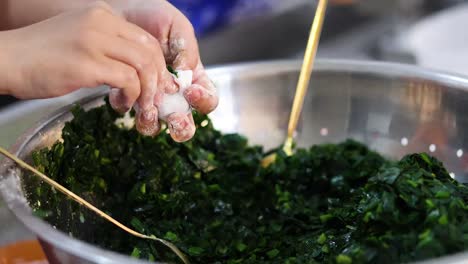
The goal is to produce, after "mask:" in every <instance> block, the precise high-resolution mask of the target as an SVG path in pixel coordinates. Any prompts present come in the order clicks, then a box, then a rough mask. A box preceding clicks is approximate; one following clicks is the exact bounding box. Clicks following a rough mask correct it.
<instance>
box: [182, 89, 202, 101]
mask: <svg viewBox="0 0 468 264" xmlns="http://www.w3.org/2000/svg"><path fill="white" fill-rule="evenodd" d="M186 97H187V101H189V103H190V104H193V103H196V102H198V101H199V100H200V99H201V98H202V97H203V90H201V89H200V88H193V89H189V90H187V92H186Z"/></svg>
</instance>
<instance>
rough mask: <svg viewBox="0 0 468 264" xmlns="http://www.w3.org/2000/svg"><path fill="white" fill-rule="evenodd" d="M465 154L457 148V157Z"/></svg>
mask: <svg viewBox="0 0 468 264" xmlns="http://www.w3.org/2000/svg"><path fill="white" fill-rule="evenodd" d="M462 156H463V150H462V149H459V150H457V157H459V158H461V157H462Z"/></svg>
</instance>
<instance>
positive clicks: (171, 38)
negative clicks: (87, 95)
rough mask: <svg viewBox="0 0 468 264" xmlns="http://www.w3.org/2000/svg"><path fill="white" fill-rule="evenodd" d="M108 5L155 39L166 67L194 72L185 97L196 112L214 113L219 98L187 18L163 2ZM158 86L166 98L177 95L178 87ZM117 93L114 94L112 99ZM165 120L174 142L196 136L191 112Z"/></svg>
mask: <svg viewBox="0 0 468 264" xmlns="http://www.w3.org/2000/svg"><path fill="white" fill-rule="evenodd" d="M109 3H110V4H111V5H112V6H113V7H114V8H115V9H116V10H118V11H119V12H121V13H122V15H123V16H124V17H125V18H126V19H127V20H128V21H129V22H132V23H135V24H136V25H138V26H139V27H141V28H143V29H144V30H146V31H147V32H149V33H150V34H152V35H153V36H154V37H155V38H156V39H157V40H158V43H159V46H160V47H161V50H162V52H163V54H164V58H165V61H166V63H167V64H168V65H171V66H172V67H173V68H174V69H176V70H192V71H193V83H192V85H190V86H189V87H188V88H187V89H185V91H184V96H185V98H186V100H187V101H188V103H189V104H190V105H191V106H192V107H193V108H194V109H195V110H197V111H198V112H200V113H203V114H208V113H210V112H211V111H213V110H214V109H215V108H216V106H217V105H218V96H217V93H216V90H215V86H214V84H213V83H212V82H211V80H210V79H209V78H208V76H207V74H206V72H205V69H204V67H203V65H202V62H201V60H200V55H199V51H198V44H197V39H196V37H195V34H194V30H193V27H192V25H191V23H190V22H189V21H188V19H187V18H186V17H185V16H184V15H183V14H182V13H181V12H180V11H179V10H177V9H176V8H175V7H174V6H172V5H171V4H170V3H169V2H168V1H165V0H117V1H112V0H110V1H109ZM159 87H163V88H164V94H166V95H167V94H173V93H176V92H177V91H178V88H179V87H178V86H173V85H168V84H164V83H161V84H158V88H159ZM119 93H120V92H117V91H115V92H114V94H113V96H118V94H119ZM164 94H163V95H162V96H161V98H156V99H155V104H156V106H157V107H160V104H161V102H163V101H164ZM166 121H167V123H168V127H169V130H170V132H171V136H172V137H173V138H174V139H175V140H176V141H186V140H188V139H190V138H191V137H192V136H193V134H194V133H195V124H194V122H193V117H192V114H191V113H188V114H187V113H174V114H172V115H169V117H168V118H167V120H166Z"/></svg>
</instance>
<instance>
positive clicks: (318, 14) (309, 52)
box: [262, 0, 328, 167]
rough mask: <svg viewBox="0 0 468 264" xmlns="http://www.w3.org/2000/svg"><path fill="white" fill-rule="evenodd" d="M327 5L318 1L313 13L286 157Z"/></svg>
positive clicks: (267, 162) (272, 157)
mask: <svg viewBox="0 0 468 264" xmlns="http://www.w3.org/2000/svg"><path fill="white" fill-rule="evenodd" d="M327 3H328V0H319V2H318V5H317V9H316V11H315V17H314V21H313V23H312V25H311V29H310V33H309V40H308V41H307V47H306V50H305V54H304V60H303V63H302V68H301V73H300V75H299V81H298V82H297V87H296V94H295V95H294V102H293V105H292V108H291V115H290V116H289V124H288V135H287V138H286V141H285V142H284V146H283V151H284V152H285V153H286V155H288V156H291V155H292V154H293V150H292V148H293V142H294V141H293V137H294V132H295V131H296V127H297V122H298V121H299V116H300V115H301V111H302V106H303V104H304V97H305V95H306V93H307V88H308V87H309V81H310V75H311V73H312V67H313V65H314V61H315V55H316V54H317V47H318V43H319V40H320V33H321V32H322V25H323V20H324V18H325V11H326V9H327ZM275 158H276V154H271V155H268V156H266V157H265V158H264V159H263V160H262V166H263V167H268V165H270V164H271V163H273V162H274V161H275Z"/></svg>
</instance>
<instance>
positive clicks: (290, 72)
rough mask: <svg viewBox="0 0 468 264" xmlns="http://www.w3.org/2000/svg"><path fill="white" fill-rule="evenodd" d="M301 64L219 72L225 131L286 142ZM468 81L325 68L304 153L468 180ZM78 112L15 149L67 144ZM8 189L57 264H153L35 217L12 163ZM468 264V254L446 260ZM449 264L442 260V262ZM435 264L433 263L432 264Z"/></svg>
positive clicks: (306, 118)
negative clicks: (354, 149)
mask: <svg viewBox="0 0 468 264" xmlns="http://www.w3.org/2000/svg"><path fill="white" fill-rule="evenodd" d="M299 68H300V62H298V61H273V62H261V63H250V64H239V65H231V66H223V67H215V68H212V69H210V70H209V74H210V75H211V77H212V79H213V80H214V82H215V83H216V84H217V86H218V87H219V93H220V105H219V108H218V109H217V110H216V111H215V112H214V113H213V114H212V115H211V117H212V119H213V122H214V124H215V126H216V127H217V128H219V129H221V130H223V131H225V132H239V133H242V134H244V135H246V136H248V138H249V139H250V141H251V143H252V144H262V145H264V146H265V147H266V148H271V147H275V146H278V145H279V144H281V143H282V141H283V139H284V136H285V130H286V126H287V119H288V115H289V109H290V106H291V102H292V97H293V95H294V88H295V84H296V81H297V78H298V71H299ZM103 96H104V93H103V92H100V93H99V94H95V95H93V96H91V97H88V98H86V99H84V100H82V101H81V102H80V103H81V104H82V105H83V106H84V107H85V108H88V109H89V108H92V107H95V106H97V105H99V104H101V103H102V102H103V100H102V99H103ZM467 105H468V79H464V78H462V77H457V76H452V75H447V74H443V73H436V72H431V71H426V70H422V69H419V68H415V67H411V66H404V65H399V64H382V63H368V62H353V61H319V62H318V63H317V67H316V71H315V72H314V73H313V76H312V79H311V89H310V92H309V94H308V96H307V98H306V100H305V106H304V110H303V114H302V117H301V119H300V125H299V127H298V131H297V142H298V144H299V145H300V146H310V145H312V144H317V143H325V142H339V141H342V140H344V139H346V138H354V139H356V140H359V141H361V142H364V143H365V144H367V145H368V146H369V147H371V148H373V149H375V150H377V151H380V152H382V153H384V154H385V155H387V156H388V157H395V158H396V157H400V156H402V155H404V154H406V153H410V152H420V151H425V152H429V153H431V154H432V155H434V156H436V157H438V158H439V159H441V160H442V161H444V162H445V164H446V166H447V168H449V170H450V172H452V175H453V177H455V178H457V179H458V180H459V181H463V182H467V181H468V177H467V175H466V171H467V169H468V159H467V157H466V156H467V155H465V154H464V153H465V152H467V148H468V141H467V138H468V116H466V115H465V112H466V111H464V110H465V108H466V107H465V106H467ZM69 110H70V107H66V108H64V109H62V110H60V111H58V112H57V113H55V114H54V115H51V116H49V117H48V118H46V119H45V120H43V121H42V122H41V123H39V124H38V125H37V126H35V127H33V128H31V130H29V132H27V133H26V134H25V135H24V136H23V137H21V138H20V139H19V140H18V141H17V144H16V145H15V146H13V147H12V148H11V150H12V151H13V152H14V153H15V154H17V155H18V156H19V157H21V158H23V159H26V160H27V159H28V156H29V153H30V152H31V151H32V150H34V149H37V148H38V147H44V146H48V145H51V144H52V143H53V142H54V141H55V140H57V139H59V138H60V131H61V128H62V127H63V124H64V122H65V121H67V120H70V118H71V114H70V112H69ZM1 165H2V166H1V167H0V192H1V193H2V195H3V198H4V199H5V201H6V203H7V204H8V206H9V208H10V209H11V210H12V211H13V213H14V214H15V215H16V216H17V217H18V219H19V220H20V221H22V222H23V223H24V224H25V225H26V226H27V227H28V228H30V229H31V230H32V231H33V232H34V233H36V234H37V235H38V236H39V238H40V239H41V242H42V245H43V247H44V249H45V251H46V254H47V255H48V257H49V259H50V261H51V262H57V263H145V262H142V261H138V260H134V259H132V258H130V257H127V256H124V255H121V254H117V253H114V252H110V251H107V250H104V249H101V248H98V247H95V246H93V245H91V244H88V243H84V242H82V241H79V240H76V239H73V238H71V237H69V236H68V235H67V234H65V233H63V232H61V231H59V230H56V229H54V228H53V227H52V226H50V225H48V224H47V223H45V222H43V221H42V220H40V219H39V218H36V217H34V216H32V214H31V212H30V209H29V206H28V205H27V202H26V199H25V198H24V197H25V196H24V193H23V190H24V189H23V188H22V186H24V185H25V184H27V182H28V178H27V177H21V176H20V175H19V172H18V171H17V170H16V169H15V168H16V167H15V166H14V165H13V164H12V163H11V162H9V161H3V163H2V164H1ZM437 261H439V262H438V263H465V262H466V261H468V253H463V252H462V253H460V254H457V255H453V256H448V257H447V258H446V259H443V260H441V259H438V260H437ZM440 261H442V262H440ZM425 263H431V262H430V261H429V262H425Z"/></svg>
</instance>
